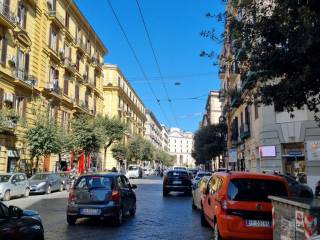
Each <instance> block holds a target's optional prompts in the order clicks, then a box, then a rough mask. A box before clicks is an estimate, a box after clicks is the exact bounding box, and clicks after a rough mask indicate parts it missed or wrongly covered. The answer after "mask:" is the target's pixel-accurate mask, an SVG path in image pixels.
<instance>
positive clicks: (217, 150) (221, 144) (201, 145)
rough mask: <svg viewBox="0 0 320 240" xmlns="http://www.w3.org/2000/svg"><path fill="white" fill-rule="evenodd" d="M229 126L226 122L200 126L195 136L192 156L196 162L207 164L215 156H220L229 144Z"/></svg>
mask: <svg viewBox="0 0 320 240" xmlns="http://www.w3.org/2000/svg"><path fill="white" fill-rule="evenodd" d="M226 135H227V126H226V125H225V124H217V125H209V126H206V127H203V128H200V129H199V130H198V131H197V132H196V133H195V136H194V150H193V152H192V157H193V158H194V159H195V160H196V164H197V165H198V164H206V163H208V161H211V160H212V159H213V158H214V157H218V156H220V155H221V154H222V153H223V151H224V150H225V148H226V146H227V142H226V139H227V138H226Z"/></svg>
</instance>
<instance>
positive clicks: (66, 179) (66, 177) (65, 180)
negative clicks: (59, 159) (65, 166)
mask: <svg viewBox="0 0 320 240" xmlns="http://www.w3.org/2000/svg"><path fill="white" fill-rule="evenodd" d="M58 174H59V176H60V181H61V182H62V184H63V189H65V190H68V189H69V187H70V173H69V172H58Z"/></svg>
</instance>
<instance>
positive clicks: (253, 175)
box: [214, 171, 285, 182]
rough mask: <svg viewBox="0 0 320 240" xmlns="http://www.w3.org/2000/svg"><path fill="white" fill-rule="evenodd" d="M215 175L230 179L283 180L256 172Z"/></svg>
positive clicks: (229, 172) (217, 173)
mask: <svg viewBox="0 0 320 240" xmlns="http://www.w3.org/2000/svg"><path fill="white" fill-rule="evenodd" d="M215 175H219V176H224V177H230V178H231V179H233V178H247V179H267V180H278V181H284V182H285V180H284V179H283V178H282V177H280V176H277V175H271V174H265V173H258V172H238V171H235V172H233V171H226V172H215V173H214V176H215Z"/></svg>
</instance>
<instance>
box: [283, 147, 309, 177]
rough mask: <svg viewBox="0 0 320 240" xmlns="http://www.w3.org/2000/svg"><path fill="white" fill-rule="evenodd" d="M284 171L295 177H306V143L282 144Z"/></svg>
mask: <svg viewBox="0 0 320 240" xmlns="http://www.w3.org/2000/svg"><path fill="white" fill-rule="evenodd" d="M282 163H283V170H284V172H286V173H289V174H291V175H294V176H299V177H300V176H301V177H302V178H303V176H305V173H306V161H305V149H304V143H286V144H282Z"/></svg>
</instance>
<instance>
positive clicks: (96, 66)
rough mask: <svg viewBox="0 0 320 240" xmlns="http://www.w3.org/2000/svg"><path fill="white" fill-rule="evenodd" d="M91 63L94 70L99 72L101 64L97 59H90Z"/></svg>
mask: <svg viewBox="0 0 320 240" xmlns="http://www.w3.org/2000/svg"><path fill="white" fill-rule="evenodd" d="M91 63H92V66H93V67H94V68H96V69H97V70H99V71H102V66H103V62H102V63H101V62H100V61H99V59H97V58H96V57H92V62H91Z"/></svg>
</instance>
